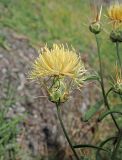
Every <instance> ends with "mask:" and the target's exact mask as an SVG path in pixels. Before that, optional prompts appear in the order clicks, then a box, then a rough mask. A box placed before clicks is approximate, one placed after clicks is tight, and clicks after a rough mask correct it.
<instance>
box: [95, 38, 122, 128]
mask: <svg viewBox="0 0 122 160" xmlns="http://www.w3.org/2000/svg"><path fill="white" fill-rule="evenodd" d="M95 38H96V43H97V50H98V58H99V67H100V78H101V81H100V82H101V83H100V84H101V88H102V94H103V98H104V104H105V106H106V107H107V109H108V110H110V106H109V104H108V100H107V97H106V93H105V89H104V81H103V70H102V61H101V54H100V44H99V40H98V37H97V35H95ZM111 117H112V119H113V121H114V124H115V126H116V128H117V129H118V131H120V129H119V126H118V124H117V122H116V120H115V118H114V116H113V114H112V113H111Z"/></svg>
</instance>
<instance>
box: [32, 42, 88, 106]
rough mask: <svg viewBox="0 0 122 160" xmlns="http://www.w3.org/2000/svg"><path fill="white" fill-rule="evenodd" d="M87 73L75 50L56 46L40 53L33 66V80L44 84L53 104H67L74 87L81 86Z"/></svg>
mask: <svg viewBox="0 0 122 160" xmlns="http://www.w3.org/2000/svg"><path fill="white" fill-rule="evenodd" d="M85 72H86V70H85V68H84V65H83V63H82V62H81V60H80V57H79V56H78V55H77V54H76V52H75V50H74V49H73V50H69V49H68V48H64V46H63V45H57V44H54V45H53V47H52V49H49V48H47V47H45V48H44V50H43V51H42V52H41V53H39V57H38V58H37V59H36V60H35V62H34V64H33V69H32V71H31V74H30V78H31V79H38V80H41V82H43V84H44V86H45V88H46V91H47V92H48V97H49V100H50V101H52V102H56V103H57V102H58V101H60V102H65V101H66V100H67V99H68V95H69V92H70V89H71V88H72V86H73V87H74V86H78V87H79V86H81V85H82V82H83V80H84V79H85V78H84V73H85Z"/></svg>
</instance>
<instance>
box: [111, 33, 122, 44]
mask: <svg viewBox="0 0 122 160" xmlns="http://www.w3.org/2000/svg"><path fill="white" fill-rule="evenodd" d="M110 39H111V41H112V42H122V31H121V30H114V31H112V32H111V34H110Z"/></svg>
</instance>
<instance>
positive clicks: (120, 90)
mask: <svg viewBox="0 0 122 160" xmlns="http://www.w3.org/2000/svg"><path fill="white" fill-rule="evenodd" d="M114 92H116V93H117V94H120V95H122V83H117V84H115V85H114Z"/></svg>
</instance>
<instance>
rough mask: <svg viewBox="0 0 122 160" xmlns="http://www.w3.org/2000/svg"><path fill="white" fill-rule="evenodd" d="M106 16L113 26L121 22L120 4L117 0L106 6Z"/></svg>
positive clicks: (121, 5)
mask: <svg viewBox="0 0 122 160" xmlns="http://www.w3.org/2000/svg"><path fill="white" fill-rule="evenodd" d="M108 17H109V18H110V20H111V21H112V22H113V24H114V27H118V26H119V25H120V24H121V23H122V4H119V2H118V3H117V2H116V3H115V4H113V5H111V6H110V7H109V8H108Z"/></svg>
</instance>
